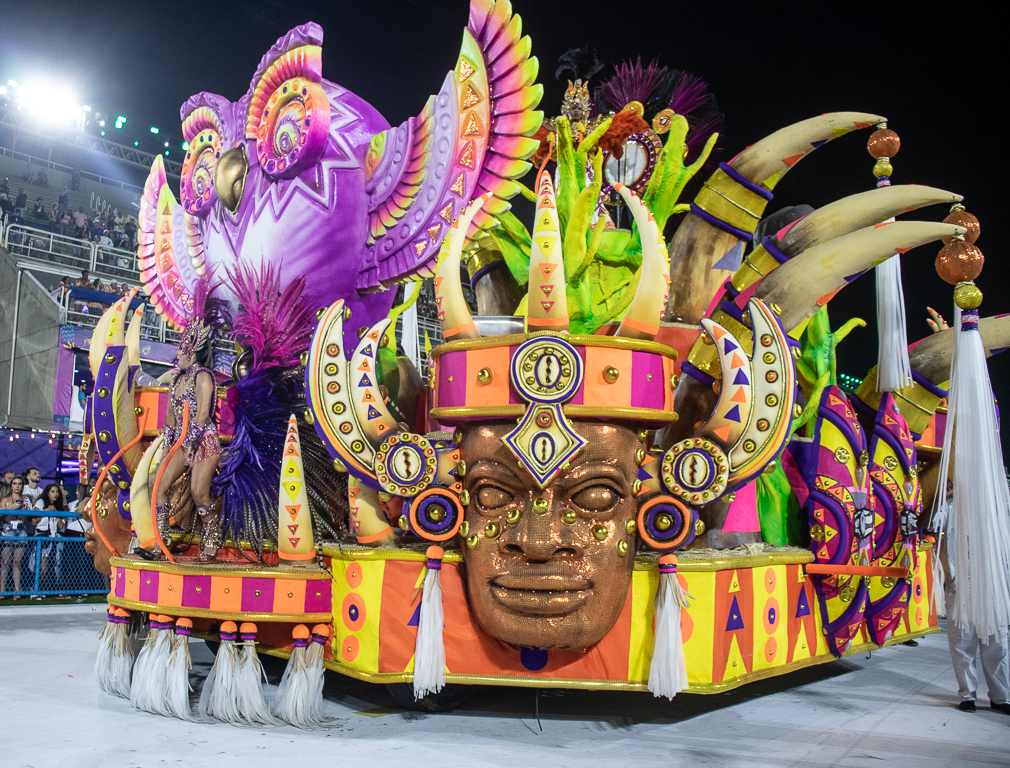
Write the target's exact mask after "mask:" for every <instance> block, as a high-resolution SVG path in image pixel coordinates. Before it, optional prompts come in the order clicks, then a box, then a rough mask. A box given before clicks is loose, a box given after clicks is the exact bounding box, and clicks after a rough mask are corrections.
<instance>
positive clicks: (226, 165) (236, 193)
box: [214, 146, 249, 213]
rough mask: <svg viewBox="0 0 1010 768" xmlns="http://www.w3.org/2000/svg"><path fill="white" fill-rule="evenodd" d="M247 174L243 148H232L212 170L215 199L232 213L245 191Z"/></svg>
mask: <svg viewBox="0 0 1010 768" xmlns="http://www.w3.org/2000/svg"><path fill="white" fill-rule="evenodd" d="M248 172H249V162H248V160H246V156H245V148H244V147H242V146H238V147H232V148H231V149H229V150H228V151H227V152H225V153H224V154H223V155H221V158H220V159H219V160H218V161H217V166H216V167H215V168H214V190H215V191H216V192H217V199H218V200H220V201H221V203H222V204H223V205H224V207H225V208H227V209H228V210H229V211H231V212H232V213H235V211H237V210H238V206H239V203H241V202H242V192H243V191H244V190H245V177H246V174H247V173H248Z"/></svg>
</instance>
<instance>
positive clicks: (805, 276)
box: [755, 221, 963, 331]
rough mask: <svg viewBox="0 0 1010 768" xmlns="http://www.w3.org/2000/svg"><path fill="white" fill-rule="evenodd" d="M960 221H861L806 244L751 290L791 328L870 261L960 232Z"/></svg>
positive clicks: (873, 261) (863, 270)
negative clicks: (844, 232)
mask: <svg viewBox="0 0 1010 768" xmlns="http://www.w3.org/2000/svg"><path fill="white" fill-rule="evenodd" d="M960 230H961V227H956V226H954V225H952V224H940V223H934V222H926V221H895V222H892V223H890V224H878V225H876V226H873V227H866V228H864V229H860V230H858V231H856V232H852V233H850V234H848V235H843V236H842V237H836V238H835V239H833V240H829V241H828V242H826V243H822V244H820V245H817V246H814V247H813V248H809V249H807V250H806V251H805V252H804V253H802V254H800V255H799V256H797V257H796V258H794V259H790V260H789V261H788V262H787V263H785V264H783V265H782V266H781V267H779V268H778V269H776V270H775V271H774V272H772V273H771V274H770V275H768V277H766V278H765V279H764V280H762V281H761V285H759V286H758V289H757V292H756V293H755V295H756V296H757V297H758V298H760V299H763V300H764V302H765V303H766V304H768V305H769V306H770V307H772V308H773V309H775V307H776V306H777V307H778V308H779V310H778V311H779V319H780V320H781V321H782V325H783V326H784V327H785V329H786V331H791V330H792V329H793V328H795V327H796V326H798V325H799V324H800V323H802V322H803V321H804V320H806V319H807V318H809V317H810V316H811V315H813V314H814V313H815V312H816V311H817V309H818V308H819V307H822V306H824V305H825V304H827V303H828V301H830V299H831V297H832V296H834V294H835V293H837V292H838V291H839V290H840V289H841V288H843V287H844V286H845V285H846V284H847V283H850V282H852V281H853V280H855V279H856V278H857V277H859V275H861V274H862V273H863V272H865V271H866V270H868V269H870V268H871V267H872V266H873V265H874V264H875V263H876V262H878V261H880V260H882V259H886V258H889V257H891V256H893V255H894V254H895V253H903V252H905V251H907V250H910V249H912V248H915V247H916V246H919V245H924V244H925V243H929V242H932V241H933V240H939V239H940V238H943V237H951V236H953V235H957V234H963V233H962V232H961V231H960Z"/></svg>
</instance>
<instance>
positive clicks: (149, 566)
mask: <svg viewBox="0 0 1010 768" xmlns="http://www.w3.org/2000/svg"><path fill="white" fill-rule="evenodd" d="M109 562H110V564H111V565H112V566H113V567H114V568H125V569H126V570H128V571H160V572H162V573H175V574H179V575H180V576H221V577H224V578H256V579H276V580H282V579H293V580H295V581H329V580H330V575H329V574H328V573H325V572H324V571H320V570H318V569H316V568H300V569H289V568H283V567H278V568H262V567H260V568H256V567H250V568H242V567H235V566H234V565H231V564H227V565H225V564H217V563H198V564H197V563H194V564H193V565H189V564H184V563H170V562H168V561H154V562H152V561H148V560H139V559H138V560H133V559H128V558H125V557H113V558H110V560H109Z"/></svg>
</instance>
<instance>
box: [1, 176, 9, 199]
mask: <svg viewBox="0 0 1010 768" xmlns="http://www.w3.org/2000/svg"><path fill="white" fill-rule="evenodd" d="M10 194H11V188H10V179H4V180H3V181H2V182H0V197H2V198H3V199H4V200H6V199H7V198H8V197H10Z"/></svg>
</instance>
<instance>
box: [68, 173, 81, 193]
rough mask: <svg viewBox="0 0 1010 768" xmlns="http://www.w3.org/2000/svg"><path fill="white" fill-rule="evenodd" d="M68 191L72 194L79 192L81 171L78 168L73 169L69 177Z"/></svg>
mask: <svg viewBox="0 0 1010 768" xmlns="http://www.w3.org/2000/svg"><path fill="white" fill-rule="evenodd" d="M70 189H72V190H73V191H74V192H79V191H80V190H81V170H80V169H79V168H74V173H73V175H72V176H71V177H70Z"/></svg>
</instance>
